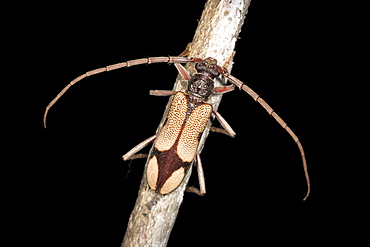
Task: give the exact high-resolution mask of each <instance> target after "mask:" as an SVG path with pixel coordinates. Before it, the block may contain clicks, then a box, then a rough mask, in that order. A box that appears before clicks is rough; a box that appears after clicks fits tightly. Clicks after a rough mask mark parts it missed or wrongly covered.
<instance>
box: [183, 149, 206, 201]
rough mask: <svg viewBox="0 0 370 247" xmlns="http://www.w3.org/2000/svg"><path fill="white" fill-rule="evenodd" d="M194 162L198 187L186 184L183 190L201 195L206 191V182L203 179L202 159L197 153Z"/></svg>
mask: <svg viewBox="0 0 370 247" xmlns="http://www.w3.org/2000/svg"><path fill="white" fill-rule="evenodd" d="M195 162H196V166H197V172H198V180H199V189H197V188H195V187H190V186H187V187H186V190H185V191H186V192H192V193H195V194H197V195H200V196H203V195H204V194H205V193H206V183H205V181H204V172H203V166H202V161H201V160H200V156H199V154H197V155H196V157H195Z"/></svg>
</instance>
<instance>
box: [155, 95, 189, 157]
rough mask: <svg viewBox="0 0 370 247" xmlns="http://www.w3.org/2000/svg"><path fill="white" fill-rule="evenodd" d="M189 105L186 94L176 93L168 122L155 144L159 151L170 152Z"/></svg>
mask: <svg viewBox="0 0 370 247" xmlns="http://www.w3.org/2000/svg"><path fill="white" fill-rule="evenodd" d="M187 105H188V104H187V99H186V96H185V94H184V93H182V92H178V93H176V95H175V96H174V97H173V100H172V103H171V107H170V110H169V112H168V117H167V122H166V124H165V125H164V126H163V128H162V130H161V131H160V133H159V134H158V136H157V140H156V142H155V144H154V145H155V147H156V148H157V149H158V151H166V150H169V149H170V148H171V147H172V146H173V144H174V143H175V141H176V139H177V137H178V135H179V134H180V131H181V128H182V124H183V122H184V120H185V117H186V112H187V110H188V106H187Z"/></svg>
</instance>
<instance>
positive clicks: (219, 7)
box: [121, 0, 250, 247]
mask: <svg viewBox="0 0 370 247" xmlns="http://www.w3.org/2000/svg"><path fill="white" fill-rule="evenodd" d="M249 4H250V0H233V1H225V0H209V1H208V2H207V3H206V5H205V8H204V10H203V13H202V16H201V20H200V22H199V25H198V27H197V30H196V33H195V35H194V38H193V41H192V44H191V46H190V54H189V57H198V58H207V57H213V58H215V59H217V61H218V64H219V65H224V64H225V62H226V61H227V60H228V59H229V58H230V57H231V56H232V54H233V51H234V47H235V42H236V40H237V37H238V35H239V32H240V31H241V27H242V25H243V21H244V18H245V15H246V14H247V10H248V6H249ZM231 66H232V63H230V64H229V65H228V69H229V71H230V70H231ZM186 68H187V69H188V71H189V72H190V73H193V72H194V64H188V65H187V66H186ZM221 83H224V81H221V80H219V81H217V82H216V85H215V86H219V85H220V84H221ZM185 87H186V81H184V80H183V78H182V77H181V76H179V77H178V78H177V80H176V82H175V85H174V90H175V91H184V90H185ZM221 98H222V95H221V94H218V95H212V96H211V97H210V99H209V100H208V103H210V104H211V105H212V106H213V107H214V109H215V110H216V109H217V108H218V105H219V103H220V101H221ZM169 102H171V99H170V101H169ZM169 105H170V103H168V104H167V107H166V110H165V113H164V116H163V118H162V121H161V123H160V125H159V127H158V129H157V132H158V131H159V130H160V129H161V127H162V125H163V123H164V120H165V119H166V115H167V112H168V109H169ZM210 125H211V123H209V124H208V126H207V127H206V130H205V131H204V134H203V136H202V139H201V141H200V145H199V149H198V150H199V152H200V151H201V150H202V149H203V146H204V143H205V140H206V138H207V136H208V132H209V129H210ZM190 174H191V169H190V170H189V172H188V174H187V176H186V178H185V180H184V182H183V183H182V184H181V185H180V186H179V188H177V189H176V190H175V191H173V192H171V193H170V194H168V195H164V196H163V195H159V194H157V193H155V192H154V191H152V190H150V189H149V187H148V185H147V181H146V177H145V172H144V175H143V179H142V181H141V185H140V190H139V193H138V198H137V200H136V204H135V207H134V209H133V211H132V213H131V216H130V219H129V222H128V227H127V231H126V235H125V237H124V240H123V243H122V245H121V246H122V247H129V246H130V247H133V246H141V247H142V246H152V247H154V246H155V247H157V246H158V247H159V246H162V247H163V246H166V245H167V242H168V239H169V237H170V233H171V230H172V228H173V226H174V223H175V220H176V217H177V214H178V211H179V208H180V205H181V203H182V200H183V195H184V190H185V188H186V184H187V181H188V179H189V176H190Z"/></svg>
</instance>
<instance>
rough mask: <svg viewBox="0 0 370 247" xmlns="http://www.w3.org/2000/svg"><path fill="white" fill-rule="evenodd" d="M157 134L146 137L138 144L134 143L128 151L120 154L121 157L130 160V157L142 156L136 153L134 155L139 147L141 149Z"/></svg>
mask: <svg viewBox="0 0 370 247" xmlns="http://www.w3.org/2000/svg"><path fill="white" fill-rule="evenodd" d="M156 137H157V136H156V135H154V136H151V137H149V138H148V139H146V140H145V141H143V142H140V143H139V144H138V145H136V146H135V147H134V148H133V149H131V150H130V151H128V152H127V153H126V154H125V155H123V156H122V159H123V160H130V159H137V158H144V157H143V154H137V155H135V154H136V153H137V152H139V151H140V150H141V149H143V148H144V147H145V146H146V145H148V144H149V143H151V142H152V141H154V140H155V138H156Z"/></svg>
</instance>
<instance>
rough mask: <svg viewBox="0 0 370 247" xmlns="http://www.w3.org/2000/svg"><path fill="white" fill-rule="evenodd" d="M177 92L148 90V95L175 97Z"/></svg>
mask: <svg viewBox="0 0 370 247" xmlns="http://www.w3.org/2000/svg"><path fill="white" fill-rule="evenodd" d="M176 93H177V92H176V91H171V90H150V91H149V94H150V95H154V96H171V95H175V94H176Z"/></svg>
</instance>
